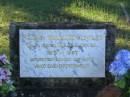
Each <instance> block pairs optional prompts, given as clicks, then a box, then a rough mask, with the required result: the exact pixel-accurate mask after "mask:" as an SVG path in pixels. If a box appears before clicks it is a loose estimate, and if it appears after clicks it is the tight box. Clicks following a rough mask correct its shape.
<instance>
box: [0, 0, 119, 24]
mask: <svg viewBox="0 0 130 97" xmlns="http://www.w3.org/2000/svg"><path fill="white" fill-rule="evenodd" d="M72 3H75V4H76V5H77V7H82V6H83V7H85V6H89V7H90V8H91V7H92V8H94V7H96V9H98V10H104V11H107V12H110V13H113V14H117V15H118V16H120V11H119V12H116V13H115V10H113V9H120V6H118V5H117V4H116V3H113V4H112V3H109V2H107V1H106V0H4V1H0V6H10V5H12V6H14V8H15V9H14V11H16V10H17V9H20V10H22V11H23V12H25V13H28V14H29V15H28V18H27V21H33V22H35V21H36V22H37V21H46V22H53V21H56V22H57V21H58V22H60V21H64V19H68V17H69V19H70V18H73V17H74V16H73V15H72V16H71V14H69V16H68V15H67V16H66V15H65V16H64V17H63V18H62V16H61V14H62V15H64V14H66V12H64V8H65V7H67V6H70V5H71V4H72ZM80 4H81V5H80ZM55 16H56V17H55ZM55 18H56V20H55ZM58 18H59V19H58ZM79 18H80V17H79ZM79 18H78V19H79ZM86 18H87V17H86ZM74 19H75V21H76V20H77V18H74ZM12 20H13V18H12ZM81 21H86V22H88V21H91V20H87V19H86V20H85V19H84V20H83V19H81Z"/></svg>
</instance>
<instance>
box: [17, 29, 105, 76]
mask: <svg viewBox="0 0 130 97" xmlns="http://www.w3.org/2000/svg"><path fill="white" fill-rule="evenodd" d="M19 37H20V40H19V44H20V45H19V46H20V77H43V78H44V77H105V45H106V44H105V40H106V30H105V29H75V30H73V29H71V30H70V29H67V30H65V29H48V30H45V29H44V30H43V29H42V30H41V29H20V30H19Z"/></svg>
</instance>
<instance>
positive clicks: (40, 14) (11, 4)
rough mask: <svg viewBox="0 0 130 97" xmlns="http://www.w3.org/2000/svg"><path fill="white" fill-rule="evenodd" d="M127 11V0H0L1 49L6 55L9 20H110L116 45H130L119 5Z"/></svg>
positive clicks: (127, 28) (128, 47)
mask: <svg viewBox="0 0 130 97" xmlns="http://www.w3.org/2000/svg"><path fill="white" fill-rule="evenodd" d="M120 2H123V3H124V4H125V6H126V8H127V11H128V12H129V14H130V6H129V5H130V0H0V53H6V54H7V55H9V39H8V32H9V30H8V29H9V28H8V27H9V24H10V22H11V21H17V22H41V21H42V22H66V21H68V22H69V21H73V22H113V23H114V24H115V25H116V26H117V28H118V29H120V30H119V33H118V34H117V35H116V45H117V47H118V49H120V48H127V49H130V25H128V24H127V23H126V20H125V18H124V15H123V11H122V9H121V7H120V5H119V3H120Z"/></svg>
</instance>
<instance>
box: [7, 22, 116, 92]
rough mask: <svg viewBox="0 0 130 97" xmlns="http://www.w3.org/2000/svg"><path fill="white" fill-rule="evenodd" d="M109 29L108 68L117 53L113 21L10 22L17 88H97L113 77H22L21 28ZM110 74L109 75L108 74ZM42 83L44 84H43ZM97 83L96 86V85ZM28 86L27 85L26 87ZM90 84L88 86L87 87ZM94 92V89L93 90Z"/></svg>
mask: <svg viewBox="0 0 130 97" xmlns="http://www.w3.org/2000/svg"><path fill="white" fill-rule="evenodd" d="M103 28H105V29H106V30H107V38H106V69H107V67H108V65H109V64H110V62H111V61H112V60H113V57H114V56H113V55H114V53H115V34H116V33H117V29H116V26H115V25H114V24H112V23H98V22H97V23H24V22H12V23H11V24H10V31H9V34H10V61H11V63H13V64H14V65H15V67H14V68H15V69H14V72H13V77H14V79H15V80H16V82H17V83H16V86H17V89H22V90H23V89H34V90H37V87H39V89H45V88H46V89H48V88H49V89H61V88H62V89H65V88H68V89H70V87H71V88H72V89H75V88H77V89H81V88H86V90H88V89H90V90H91V89H94V90H95V89H96V91H97V90H98V89H99V88H102V87H104V85H108V84H109V83H110V82H111V81H112V78H111V77H110V78H109V77H106V78H105V79H104V78H99V82H100V83H99V82H96V80H95V78H31V79H26V78H20V77H19V76H20V75H19V70H20V68H19V29H103ZM107 76H108V75H107ZM41 83H42V84H41ZM95 85H96V86H95ZM25 86H26V87H25ZM86 86H88V87H86ZM91 92H92V91H91Z"/></svg>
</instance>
